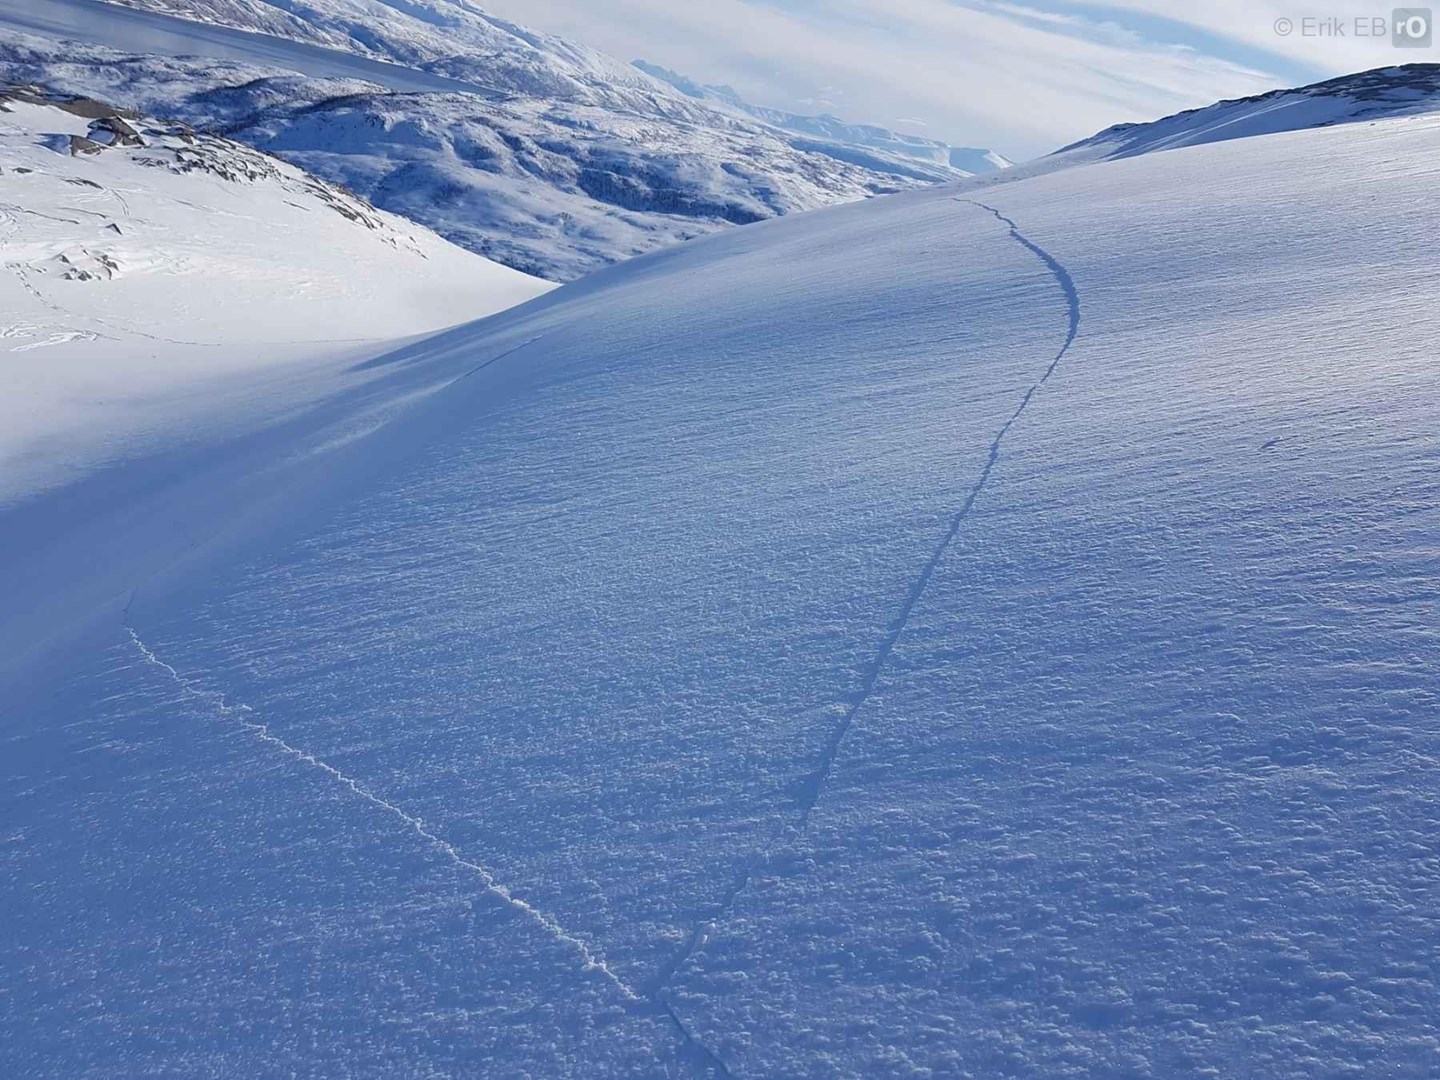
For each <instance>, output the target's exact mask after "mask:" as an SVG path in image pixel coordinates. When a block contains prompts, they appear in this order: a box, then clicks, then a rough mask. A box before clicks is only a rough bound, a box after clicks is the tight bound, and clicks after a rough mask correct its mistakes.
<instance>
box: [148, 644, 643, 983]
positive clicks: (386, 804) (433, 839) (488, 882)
mask: <svg viewBox="0 0 1440 1080" xmlns="http://www.w3.org/2000/svg"><path fill="white" fill-rule="evenodd" d="M125 630H126V632H127V633H128V634H129V635H130V641H131V643H132V644H133V645H134V646H135V649H136V651H137V652H138V653H139V654H140V656H141V658H142V659H143V660H144V661H145V663H147V664H150V665H153V666H154V667H158V668H159V669H160V670H161V671H163V672H165V673H166V674H167V675H169V676H170V678H171V679H172V680H173V681H174V682H175V684H176V685H177V686H179V687H180V689H181V690H182V691H183V692H184V693H185V694H187V695H188V696H190V697H192V698H195V699H197V700H199V701H202V702H205V703H206V704H208V705H209V706H210V707H211V708H213V709H214V710H215V711H216V712H217V713H219V714H220V715H221V716H223V717H225V718H227V719H230V720H233V721H234V722H235V723H237V724H238V725H240V726H241V727H242V728H244V729H245V730H246V731H248V732H249V733H250V734H252V735H254V736H255V737H256V738H257V739H259V740H260V741H261V742H263V743H265V744H266V745H268V746H271V747H274V748H275V749H276V750H279V751H280V752H281V753H283V754H287V755H288V756H290V757H292V758H294V759H295V760H297V761H300V762H303V763H304V764H306V765H309V766H311V767H312V768H315V769H319V770H320V771H321V772H323V773H325V774H327V775H328V776H330V777H331V778H332V779H334V780H336V781H337V782H338V783H340V784H343V785H344V786H345V787H347V788H349V789H350V791H351V792H352V793H354V794H355V795H358V796H359V797H360V798H362V799H364V800H365V801H366V802H368V803H370V804H372V805H373V806H377V807H379V808H380V809H381V810H384V811H385V812H386V813H388V814H390V815H391V816H392V817H395V818H398V819H399V820H400V821H401V822H402V823H404V824H405V825H407V826H408V827H409V828H410V829H411V830H412V831H413V832H414V833H415V834H416V835H418V836H419V837H420V838H421V839H422V840H424V841H426V843H428V844H430V846H432V847H434V848H437V849H438V850H439V851H440V852H441V853H442V854H443V855H444V856H445V857H446V858H447V859H449V860H450V861H451V862H453V863H454V864H455V865H456V866H458V867H460V868H461V869H463V870H468V871H470V872H471V873H472V874H474V875H475V876H476V877H478V878H479V879H480V882H481V884H482V885H483V886H484V887H485V891H486V892H488V893H490V894H491V895H492V896H495V897H497V898H499V899H500V900H501V901H503V902H504V903H505V904H507V905H509V906H510V907H512V908H514V909H515V910H516V911H518V912H520V913H521V914H523V915H525V916H526V917H527V918H529V919H530V920H531V921H532V922H535V923H537V924H538V925H539V926H540V927H541V928H543V929H544V930H545V931H546V932H547V933H549V934H550V935H551V937H553V938H555V940H557V941H559V942H562V943H563V944H565V945H568V946H570V947H571V948H572V949H574V950H575V951H576V952H577V953H579V954H580V958H581V960H582V961H583V963H582V967H583V969H584V970H585V971H595V972H599V973H600V974H601V975H602V976H604V977H605V979H606V980H608V981H609V982H610V984H611V985H612V986H614V987H615V989H616V990H618V991H619V992H620V995H621V996H622V997H623V998H625V1000H626V1001H630V1002H633V1001H638V1000H640V997H639V995H638V994H636V993H635V991H634V990H632V989H630V986H629V985H628V984H627V983H626V982H625V981H624V980H623V979H621V978H620V977H619V976H618V975H616V974H615V972H614V971H612V970H611V969H610V967H609V965H608V964H606V963H605V961H604V959H603V958H601V957H600V956H598V955H596V953H595V951H594V950H593V949H591V948H590V946H589V945H588V944H587V943H586V942H585V941H584V940H582V939H581V938H578V937H576V936H575V935H574V934H572V933H570V932H569V931H568V930H566V929H565V928H564V927H563V926H561V925H560V924H559V923H558V922H556V921H555V920H554V919H553V918H551V917H550V916H549V915H547V914H545V913H544V912H543V911H541V910H540V909H539V908H536V907H534V906H533V905H532V904H529V903H527V902H526V901H524V900H522V899H521V898H520V897H518V896H516V895H515V894H514V893H512V892H511V891H510V890H509V889H507V888H506V887H505V886H504V885H502V884H501V883H500V882H499V881H497V880H496V879H495V875H494V874H492V873H491V872H490V871H489V870H487V869H486V868H485V867H483V866H481V865H480V864H479V863H477V862H472V861H471V860H469V859H467V858H465V857H464V856H462V855H461V854H460V853H459V852H458V851H456V850H455V848H454V847H453V846H452V845H451V844H450V843H449V841H447V840H445V839H443V838H441V837H440V836H438V835H437V834H436V833H434V832H431V831H430V828H429V827H428V826H427V825H426V824H425V822H424V821H423V820H422V819H420V818H418V817H416V816H415V815H414V814H411V813H408V812H406V811H405V810H403V809H401V808H400V807H398V806H396V805H395V804H394V803H392V802H390V801H389V800H387V799H384V798H382V797H381V796H379V795H376V794H375V793H374V792H373V791H371V790H370V789H368V788H367V787H365V786H364V785H363V784H361V783H360V782H359V781H358V780H356V779H354V778H353V777H351V776H349V775H347V774H345V773H343V772H341V771H340V770H339V769H337V768H335V766H333V765H331V764H329V763H328V762H325V761H321V760H320V759H319V758H317V757H315V756H314V755H313V754H311V753H309V752H308V751H305V750H301V749H300V748H299V747H297V746H293V745H291V744H290V743H288V742H286V741H285V740H284V739H282V738H280V736H278V735H276V734H275V733H274V732H272V731H271V730H270V726H269V725H268V724H263V723H260V722H259V721H257V720H251V719H248V718H247V717H248V715H249V714H250V712H251V709H250V706H248V705H231V704H230V703H229V702H227V701H226V700H225V698H224V696H223V695H222V694H220V693H218V692H216V691H213V690H205V689H203V688H201V687H199V686H197V685H196V684H195V683H194V682H193V681H192V680H190V679H187V678H186V677H185V676H183V675H181V674H180V672H178V671H176V670H175V668H173V667H171V666H170V665H169V664H167V663H166V662H165V661H164V660H162V659H160V657H159V656H157V655H156V654H155V652H154V651H153V650H152V649H151V648H150V647H149V646H148V645H146V644H145V641H144V640H143V639H142V638H141V637H140V635H139V634H138V633H137V632H136V630H135V628H134V627H133V626H131V625H129V624H128V623H127V624H126V625H125Z"/></svg>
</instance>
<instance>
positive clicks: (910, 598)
mask: <svg viewBox="0 0 1440 1080" xmlns="http://www.w3.org/2000/svg"><path fill="white" fill-rule="evenodd" d="M955 201H956V202H959V203H965V204H967V205H969V206H976V207H979V208H980V209H981V210H985V211H988V212H989V213H991V214H993V215H995V218H996V220H997V221H999V222H1001V223H1002V224H1003V225H1005V226H1007V227H1008V228H1009V230H1010V239H1012V240H1014V241H1015V242H1016V243H1018V244H1020V245H1021V246H1022V247H1024V248H1025V249H1026V250H1027V251H1029V252H1030V253H1031V254H1033V255H1034V256H1035V257H1036V258H1038V259H1039V260H1040V261H1041V262H1043V263H1044V264H1045V268H1046V269H1047V270H1049V271H1050V273H1051V275H1052V276H1053V277H1054V278H1055V280H1056V282H1057V283H1058V284H1059V286H1060V289H1061V291H1062V292H1063V293H1064V294H1065V306H1066V316H1067V320H1066V321H1067V328H1066V333H1065V340H1064V341H1063V342H1062V343H1061V345H1060V349H1059V351H1058V352H1056V353H1055V358H1054V359H1053V360H1051V361H1050V364H1049V366H1048V367H1046V368H1045V371H1044V372H1043V373H1042V374H1041V376H1040V378H1038V379H1036V380H1035V382H1034V383H1033V384H1032V385H1031V386H1030V388H1029V389H1028V390H1026V391H1025V393H1024V395H1023V396H1022V397H1021V398H1020V404H1018V405H1017V406H1015V411H1014V412H1012V413H1011V414H1010V417H1009V419H1007V420H1006V421H1005V423H1004V424H1002V425H1001V426H1000V430H999V431H998V432H996V434H995V438H994V439H992V440H991V441H990V452H989V454H988V455H987V456H986V459H985V467H984V468H983V469H981V470H980V476H979V477H978V478H977V479H976V481H975V483H974V484H973V485H972V486H971V488H970V491H969V493H968V494H967V495H966V496H965V501H964V502H963V503H961V504H960V509H958V510H956V511H955V513H954V515H953V516H952V517H951V518H950V527H949V528H948V529H947V530H946V531H945V535H944V536H943V537H941V538H940V542H939V543H938V544H937V545H935V550H934V551H932V552H931V553H930V558H929V559H928V560H927V561H926V563H925V566H924V568H923V569H922V570H921V571H920V575H919V576H918V577H917V578H916V579H915V580H914V582H912V583H911V585H910V590H909V592H907V593H906V595H905V602H904V603H903V604H901V605H900V611H899V613H898V614H897V615H896V616H895V618H894V620H892V621H891V624H890V630H889V632H888V633H887V634H886V635H885V638H884V640H883V641H881V643H880V648H879V650H878V651H877V652H876V653H875V656H874V657H873V658H872V659H871V661H870V663H869V664H868V665H866V667H865V671H864V675H863V677H862V678H861V681H860V689H859V690H858V691H856V693H855V697H854V699H853V700H852V701H851V703H850V708H849V709H847V710H846V712H845V715H844V716H843V717H841V719H840V722H839V723H838V724H836V725H835V728H834V730H833V731H832V732H831V733H830V738H829V739H828V740H826V743H825V749H824V750H823V751H822V753H821V755H820V762H819V765H818V766H817V768H816V770H815V773H814V774H813V775H812V776H811V777H810V779H809V780H808V781H807V782H806V783H805V786H804V787H803V788H802V789H801V797H800V819H799V821H798V822H797V825H796V828H797V829H798V830H799V831H800V832H804V831H805V827H806V826H807V825H808V824H809V822H810V814H811V812H812V811H813V810H814V809H815V804H816V803H818V802H819V801H820V796H821V795H822V794H823V793H824V790H825V786H826V784H828V783H829V781H830V774H831V773H832V772H833V771H834V768H835V759H836V757H837V756H838V755H839V753H840V745H841V743H843V742H844V741H845V736H846V735H847V734H848V733H849V731H850V728H851V727H852V726H854V723H855V717H856V715H857V714H858V713H859V712H860V710H861V708H863V707H864V705H865V703H866V702H867V701H869V700H870V697H871V695H872V694H874V692H875V687H876V686H877V685H878V683H879V681H880V675H881V673H882V672H883V671H884V670H885V666H886V665H887V664H888V663H889V662H890V655H891V653H893V652H894V651H895V646H896V645H897V644H899V642H900V637H901V635H902V634H904V632H905V627H906V626H907V625H908V624H909V622H910V616H911V615H912V614H913V613H914V611H915V605H916V604H918V603H919V602H920V598H921V596H923V595H924V593H925V589H926V588H927V587H928V586H929V584H930V579H931V578H932V577H934V576H935V570H936V569H937V568H938V567H939V565H940V560H941V559H943V558H944V557H945V553H946V552H947V551H948V550H949V549H950V545H951V544H953V543H954V542H955V537H956V536H958V535H959V533H960V526H961V525H962V524H964V522H965V519H966V518H967V517H969V516H970V511H971V510H973V509H974V508H975V500H976V499H978V498H979V497H980V493H981V492H982V491H984V490H985V485H986V484H987V483H988V482H989V480H990V474H991V473H992V472H994V471H995V464H996V462H998V461H999V460H1000V446H1001V444H1002V443H1003V442H1004V441H1005V436H1006V435H1008V434H1009V432H1010V429H1011V428H1012V427H1013V426H1014V425H1015V421H1017V420H1019V419H1020V416H1021V414H1022V413H1024V411H1025V409H1026V407H1027V406H1028V405H1029V404H1030V399H1031V398H1033V397H1034V396H1035V394H1036V393H1037V392H1038V391H1039V390H1040V388H1041V387H1042V386H1044V385H1045V383H1046V381H1048V380H1049V378H1050V376H1051V375H1053V374H1055V369H1056V368H1058V367H1059V366H1060V361H1061V360H1062V359H1064V357H1065V354H1066V353H1067V352H1069V351H1070V345H1071V344H1072V343H1073V342H1074V340H1075V335H1076V334H1078V333H1079V332H1080V294H1079V293H1078V292H1076V290H1075V281H1074V279H1073V278H1071V276H1070V272H1069V271H1068V270H1066V269H1065V267H1063V266H1062V265H1061V264H1060V262H1059V260H1057V259H1056V258H1055V257H1054V256H1053V255H1051V254H1050V253H1049V252H1048V251H1046V250H1045V249H1044V248H1042V247H1041V246H1040V245H1039V244H1036V243H1034V242H1033V241H1031V240H1030V239H1029V238H1028V237H1026V236H1025V234H1024V233H1022V232H1021V231H1020V229H1019V227H1018V226H1017V225H1016V224H1015V222H1013V221H1011V220H1010V219H1009V218H1008V217H1006V216H1005V215H1004V214H1002V213H1000V211H999V210H996V209H995V208H994V207H993V206H987V205H985V204H984V203H982V202H976V201H975V200H973V199H958V198H957V199H956V200H955Z"/></svg>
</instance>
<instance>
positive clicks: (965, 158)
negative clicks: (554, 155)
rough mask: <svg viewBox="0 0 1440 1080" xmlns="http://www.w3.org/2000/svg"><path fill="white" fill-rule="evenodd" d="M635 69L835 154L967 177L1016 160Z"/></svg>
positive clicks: (645, 67) (661, 71) (644, 67)
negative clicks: (907, 162) (858, 151)
mask: <svg viewBox="0 0 1440 1080" xmlns="http://www.w3.org/2000/svg"><path fill="white" fill-rule="evenodd" d="M635 66H636V67H637V68H639V69H640V70H641V71H643V72H645V73H646V74H647V75H653V76H654V77H655V78H657V79H660V80H661V81H663V82H666V83H669V84H670V85H671V86H673V87H675V89H677V90H679V91H680V92H681V93H682V94H684V95H685V96H686V97H691V98H695V99H697V100H700V101H706V102H710V103H711V104H715V105H719V106H722V107H728V108H729V109H733V110H736V111H738V112H740V113H743V114H744V115H747V116H751V117H754V118H755V119H758V120H763V121H764V122H765V123H767V124H769V125H770V126H772V127H777V128H780V129H782V130H784V131H789V132H793V133H795V134H797V135H807V136H811V137H813V138H817V139H821V140H823V141H824V142H825V143H828V144H832V145H833V146H834V147H835V148H836V152H839V151H840V149H841V148H851V151H850V152H851V153H854V152H855V148H860V147H864V148H867V149H869V150H872V151H874V150H878V151H881V152H883V153H884V154H885V155H887V156H889V157H892V158H893V157H899V158H913V159H915V160H916V161H922V162H927V163H931V164H940V165H947V166H949V167H951V168H954V169H959V170H961V171H962V172H965V173H967V174H970V175H980V174H983V173H990V172H996V171H997V170H999V169H1006V168H1009V167H1010V166H1011V165H1013V164H1014V162H1012V161H1010V160H1009V159H1008V158H1005V157H1002V156H1001V155H1000V154H997V153H995V152H994V151H993V150H981V149H977V148H976V147H973V146H951V145H950V144H949V143H944V142H939V141H937V140H935V139H924V138H921V137H920V136H918V135H906V134H900V133H897V132H894V131H890V130H889V129H888V128H883V127H878V126H876V125H874V124H850V123H846V122H845V121H844V120H841V119H840V118H839V117H835V116H829V115H821V116H804V115H800V114H798V113H792V112H786V111H784V110H782V109H771V108H766V107H764V106H760V105H752V104H750V103H749V102H747V101H745V100H743V99H742V98H741V97H740V95H739V94H737V93H736V92H735V90H734V88H732V87H729V86H715V85H701V84H700V83H697V82H695V81H694V80H693V79H689V78H687V77H686V76H684V75H681V74H680V73H679V72H675V71H671V70H670V69H668V68H664V67H661V66H660V65H659V64H651V63H647V62H646V61H644V60H636V61H635Z"/></svg>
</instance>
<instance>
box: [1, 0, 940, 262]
mask: <svg viewBox="0 0 1440 1080" xmlns="http://www.w3.org/2000/svg"><path fill="white" fill-rule="evenodd" d="M160 8H163V9H164V10H163V11H162V10H159V9H160ZM167 12H171V13H173V14H170V13H167ZM178 15H185V16H187V18H184V19H182V18H178V17H176V16H178ZM196 20H199V21H196ZM0 26H5V27H7V28H9V29H11V30H12V31H14V33H12V34H11V35H8V36H7V39H6V40H5V41H4V42H3V43H0V76H3V77H5V78H9V79H11V80H21V81H28V82H35V83H41V84H44V85H47V86H51V87H52V88H54V89H57V90H63V91H66V92H69V93H78V94H84V95H87V96H91V97H97V98H101V99H103V100H107V101H114V102H117V103H120V104H124V105H128V106H132V107H134V108H138V109H141V110H143V111H146V112H149V113H152V114H155V115H159V116H167V117H176V118H179V119H182V120H185V121H187V122H189V123H191V124H194V125H195V126H197V127H200V128H204V129H209V130H217V131H222V132H224V133H225V134H226V135H228V136H230V137H231V138H234V139H237V140H239V141H241V142H245V143H248V144H250V145H252V146H256V147H259V148H260V149H263V150H265V151H267V152H271V153H276V154H279V155H281V156H283V157H284V158H286V159H287V160H289V161H292V162H294V163H296V164H298V165H300V166H301V167H302V168H305V169H308V170H309V171H311V172H314V173H316V174H317V175H320V176H323V177H324V178H326V179H328V180H330V181H332V182H334V183H338V184H342V185H344V186H346V187H348V188H350V189H351V190H353V191H356V192H358V193H359V194H361V195H364V196H365V197H366V198H368V199H370V200H371V201H372V202H374V203H375V204H376V205H378V206H381V207H382V208H384V209H388V210H391V211H393V212H395V213H398V214H401V215H404V216H406V217H409V218H411V219H413V220H415V221H419V222H421V223H422V224H424V225H426V226H428V227H430V228H433V229H435V230H436V231H437V232H439V233H440V234H441V235H442V236H444V237H445V238H446V239H448V240H451V241H452V242H454V243H456V244H459V245H460V246H462V247H465V248H467V249H469V250H472V251H475V252H477V253H478V254H481V255H484V256H485V257H487V258H491V259H494V260H496V261H499V262H503V263H504V264H505V265H508V266H512V267H515V268H517V269H520V270H522V271H524V272H526V273H531V274H536V275H539V276H542V277H546V278H549V279H551V280H557V281H565V280H572V279H574V278H577V277H579V276H581V275H582V274H584V273H586V272H588V271H590V270H594V269H597V268H599V267H601V266H605V265H608V264H610V263H613V262H617V261H620V260H623V259H625V258H629V257H631V256H633V255H638V254H642V253H644V252H647V251H652V250H655V249H656V248H658V247H662V246H665V245H668V244H672V243H676V242H679V241H681V240H685V239H688V238H690V237H693V236H696V235H701V234H704V233H708V232H716V231H721V230H725V229H729V228H731V227H733V226H734V225H735V224H741V223H746V222H752V221H758V220H763V219H766V218H770V217H775V216H778V215H782V214H786V213H792V212H795V211H798V210H809V209H814V208H817V207H820V206H826V205H831V204H834V203H838V202H845V201H851V200H857V199H863V198H867V197H869V196H872V195H875V194H882V193H887V192H893V191H897V190H903V189H907V188H914V187H919V186H923V185H925V184H929V183H934V182H937V181H945V180H955V179H960V178H962V177H963V176H965V175H966V173H965V172H963V171H961V170H959V169H956V168H954V167H952V166H951V164H950V163H949V161H948V159H947V158H945V156H944V155H943V154H941V155H939V157H938V160H931V161H922V160H919V159H917V158H915V157H913V156H910V155H909V154H908V153H906V152H899V151H897V150H896V146H897V145H899V144H894V145H892V143H894V140H893V138H892V140H891V142H889V143H887V142H885V141H884V140H883V139H882V140H880V141H878V142H877V141H876V139H875V137H874V132H876V131H878V129H866V128H863V127H856V126H846V125H840V126H839V128H838V129H837V130H835V131H825V132H822V134H823V135H824V136H825V137H823V138H817V137H815V134H814V132H809V133H806V134H795V133H792V132H788V131H786V130H783V122H784V121H785V116H784V114H778V113H777V114H774V116H775V118H777V119H778V120H780V121H782V124H781V126H773V125H771V124H769V123H765V122H762V121H761V120H760V119H757V118H756V117H755V116H753V115H750V114H748V113H746V112H744V111H742V110H739V109H732V108H729V107H728V106H725V107H724V108H719V107H716V106H715V105H714V104H712V103H708V102H699V101H695V100H692V99H691V98H689V97H687V96H685V95H684V94H682V93H680V92H678V91H675V90H674V89H672V88H671V87H669V86H668V85H666V84H665V83H662V82H660V81H658V80H655V79H652V78H650V77H649V76H647V75H645V74H642V73H641V72H640V71H638V70H637V69H635V68H633V67H631V66H630V65H628V64H623V63H620V62H619V61H615V60H612V59H610V58H608V57H606V56H604V55H603V54H600V53H597V52H594V51H593V50H589V49H585V48H583V47H581V46H576V45H573V44H571V43H569V42H565V41H563V40H561V39H558V38H552V37H549V36H548V35H539V34H534V33H532V32H530V31H527V30H524V29H523V28H520V27H516V26H514V25H512V24H509V23H504V22H503V21H501V20H497V19H494V18H492V17H490V16H488V15H485V14H484V13H483V12H480V11H479V10H478V9H476V8H474V7H473V6H469V5H457V4H452V3H444V2H436V3H428V4H409V3H407V4H403V5H389V4H382V3H379V2H378V0H376V2H366V3H357V2H353V0H343V2H342V0H323V2H317V3H309V4H306V5H303V6H294V7H290V6H287V7H286V8H285V9H284V10H282V9H281V8H279V7H276V6H273V5H269V4H264V3H249V2H248V0H183V2H175V3H170V2H168V0H167V2H166V3H164V4H155V3H150V2H149V0H144V2H143V3H139V4H136V5H133V6H123V7H122V6H117V5H112V4H100V3H98V2H97V0H26V3H25V5H24V8H23V9H19V10H14V11H12V10H10V9H6V10H3V11H0ZM36 35H40V36H36ZM57 37H61V38H66V39H75V40H66V41H56V40H55V39H56V38H57ZM86 43H89V44H86ZM297 73H304V75H305V77H301V76H300V75H297ZM457 80H458V81H457ZM476 87H481V88H482V90H483V92H480V93H477V92H470V91H473V90H474V89H475V88H476ZM422 91H423V92H422ZM752 111H753V110H752ZM761 113H762V115H769V114H768V113H765V111H764V110H761ZM791 119H792V120H794V119H799V118H791ZM881 134H882V135H888V134H889V133H884V132H881ZM846 138H854V139H857V140H861V141H866V142H870V143H874V144H875V145H864V146H860V145H851V144H850V143H847V142H846V141H845V139H846ZM935 146H936V147H937V148H939V147H941V144H935ZM900 150H901V151H903V150H904V147H901V148H900Z"/></svg>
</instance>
